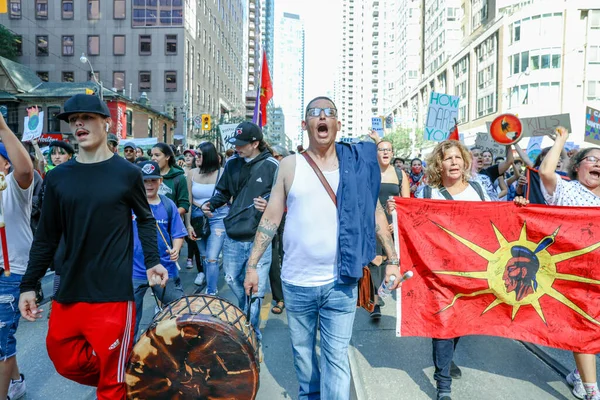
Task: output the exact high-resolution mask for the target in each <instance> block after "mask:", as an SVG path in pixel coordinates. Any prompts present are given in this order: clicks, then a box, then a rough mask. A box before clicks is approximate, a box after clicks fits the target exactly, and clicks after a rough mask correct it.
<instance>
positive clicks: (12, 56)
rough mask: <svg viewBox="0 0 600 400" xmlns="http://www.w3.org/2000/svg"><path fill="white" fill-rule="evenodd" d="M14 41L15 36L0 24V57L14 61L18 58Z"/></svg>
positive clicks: (15, 39)
mask: <svg viewBox="0 0 600 400" xmlns="http://www.w3.org/2000/svg"><path fill="white" fill-rule="evenodd" d="M16 41H17V36H16V35H15V34H14V33H12V32H11V31H10V30H8V29H7V28H6V27H5V26H4V25H2V24H0V57H4V58H8V59H9V60H13V61H14V60H16V59H17V56H18V54H17V47H16V46H15V44H16Z"/></svg>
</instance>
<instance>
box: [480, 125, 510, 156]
mask: <svg viewBox="0 0 600 400" xmlns="http://www.w3.org/2000/svg"><path fill="white" fill-rule="evenodd" d="M475 145H476V146H479V147H481V148H482V149H483V150H490V151H491V152H492V155H493V156H494V159H496V157H506V146H503V145H501V144H500V143H498V142H496V141H495V140H494V139H492V137H491V136H490V134H489V133H488V132H479V133H478V134H477V138H475Z"/></svg>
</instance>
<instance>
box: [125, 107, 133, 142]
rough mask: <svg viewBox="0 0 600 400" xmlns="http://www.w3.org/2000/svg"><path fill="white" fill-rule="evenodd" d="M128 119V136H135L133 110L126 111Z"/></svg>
mask: <svg viewBox="0 0 600 400" xmlns="http://www.w3.org/2000/svg"><path fill="white" fill-rule="evenodd" d="M125 116H126V117H127V136H133V113H132V112H131V110H127V111H125Z"/></svg>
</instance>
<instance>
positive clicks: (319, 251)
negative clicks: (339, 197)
mask: <svg viewBox="0 0 600 400" xmlns="http://www.w3.org/2000/svg"><path fill="white" fill-rule="evenodd" d="M323 175H325V179H327V182H329V185H330V186H331V188H332V189H333V191H334V192H336V193H337V188H338V185H339V182H340V173H339V170H336V171H331V172H323ZM338 228H339V223H338V215H337V209H336V207H335V205H334V204H333V202H332V201H331V198H330V197H329V195H328V194H327V191H326V190H325V188H324V187H323V184H322V183H321V181H319V178H318V177H317V175H316V174H315V171H313V169H312V168H311V167H310V165H309V164H308V163H307V162H306V160H305V159H304V156H302V155H300V154H296V171H295V173H294V181H293V183H292V187H291V188H290V191H289V193H288V196H287V217H286V221H285V229H284V232H283V249H284V251H285V253H284V258H283V265H282V268H281V279H282V280H283V281H284V282H285V283H288V284H290V285H295V286H305V287H314V286H322V285H327V284H329V283H331V282H333V281H335V279H336V277H337V257H338Z"/></svg>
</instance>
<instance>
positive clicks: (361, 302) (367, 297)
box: [301, 151, 375, 312]
mask: <svg viewBox="0 0 600 400" xmlns="http://www.w3.org/2000/svg"><path fill="white" fill-rule="evenodd" d="M301 154H302V155H303V156H304V158H305V159H306V162H308V165H310V166H311V167H312V169H313V170H314V171H315V174H317V178H319V180H320V181H321V184H323V187H324V188H325V190H326V191H327V194H328V195H329V197H330V198H331V201H333V204H335V206H336V207H337V198H336V196H335V193H334V191H333V189H332V188H331V186H330V185H329V182H327V179H325V176H323V173H322V172H321V169H320V168H319V166H318V165H317V164H316V163H315V161H314V160H313V159H312V158H311V156H310V155H309V154H308V153H307V152H306V151H303V152H302V153H301ZM356 306H357V307H362V308H364V309H365V310H367V311H368V312H373V309H374V308H375V293H374V292H373V285H372V284H371V271H369V267H366V266H364V267H363V276H362V278H360V279H359V280H358V299H357V300H356Z"/></svg>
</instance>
